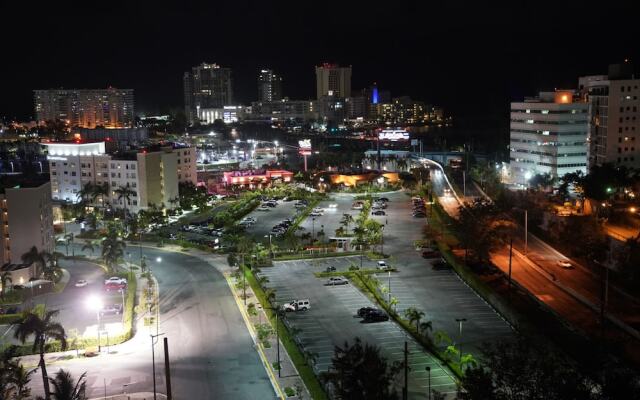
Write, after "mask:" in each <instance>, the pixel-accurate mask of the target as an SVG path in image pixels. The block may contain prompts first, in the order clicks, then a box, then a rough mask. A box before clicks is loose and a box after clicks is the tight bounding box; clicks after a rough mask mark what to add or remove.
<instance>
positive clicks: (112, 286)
mask: <svg viewBox="0 0 640 400" xmlns="http://www.w3.org/2000/svg"><path fill="white" fill-rule="evenodd" d="M126 287H127V284H126V283H115V282H110V283H105V285H104V290H106V291H107V292H113V291H116V292H117V291H120V290H123V289H125V288H126Z"/></svg>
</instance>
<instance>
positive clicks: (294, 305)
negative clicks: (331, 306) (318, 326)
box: [282, 299, 311, 311]
mask: <svg viewBox="0 0 640 400" xmlns="http://www.w3.org/2000/svg"><path fill="white" fill-rule="evenodd" d="M310 308H311V303H309V299H303V300H293V301H290V302H289V303H285V304H283V305H282V309H283V310H284V311H307V310H308V309H310Z"/></svg>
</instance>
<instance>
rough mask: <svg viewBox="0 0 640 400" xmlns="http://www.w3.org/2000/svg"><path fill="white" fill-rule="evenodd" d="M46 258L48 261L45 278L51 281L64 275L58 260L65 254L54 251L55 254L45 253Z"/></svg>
mask: <svg viewBox="0 0 640 400" xmlns="http://www.w3.org/2000/svg"><path fill="white" fill-rule="evenodd" d="M43 253H44V254H43V255H44V258H45V259H46V260H47V263H46V264H45V268H44V277H45V279H48V280H50V281H52V280H55V278H56V277H57V276H59V275H60V274H61V273H62V269H61V268H60V266H59V265H58V260H59V259H60V257H62V256H63V255H64V254H62V253H60V252H57V251H54V252H53V253H47V252H43Z"/></svg>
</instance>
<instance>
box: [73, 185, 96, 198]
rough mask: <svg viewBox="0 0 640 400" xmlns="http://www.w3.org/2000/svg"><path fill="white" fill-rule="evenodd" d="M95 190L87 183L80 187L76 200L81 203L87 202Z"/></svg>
mask: <svg viewBox="0 0 640 400" xmlns="http://www.w3.org/2000/svg"><path fill="white" fill-rule="evenodd" d="M94 191H95V189H94V186H93V184H92V183H91V182H87V183H85V184H84V186H82V189H80V190H79V191H78V193H77V194H76V197H77V198H78V200H80V201H82V202H87V200H88V199H90V198H92V196H93V193H94Z"/></svg>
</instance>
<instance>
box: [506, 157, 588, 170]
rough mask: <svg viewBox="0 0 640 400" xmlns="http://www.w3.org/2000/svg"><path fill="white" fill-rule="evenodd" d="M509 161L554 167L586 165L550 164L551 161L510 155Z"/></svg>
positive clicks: (579, 164)
mask: <svg viewBox="0 0 640 400" xmlns="http://www.w3.org/2000/svg"><path fill="white" fill-rule="evenodd" d="M511 161H514V162H519V163H523V164H536V165H540V166H543V167H556V168H576V167H586V166H587V164H586V163H573V164H551V163H545V162H535V161H533V160H526V159H523V158H515V157H511Z"/></svg>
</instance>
